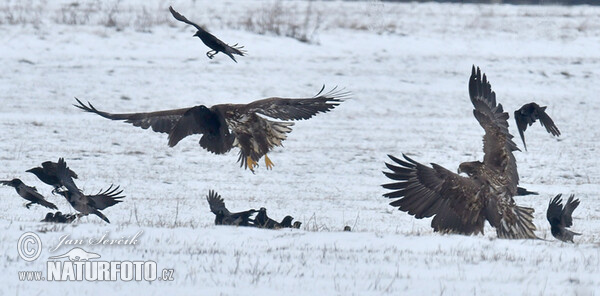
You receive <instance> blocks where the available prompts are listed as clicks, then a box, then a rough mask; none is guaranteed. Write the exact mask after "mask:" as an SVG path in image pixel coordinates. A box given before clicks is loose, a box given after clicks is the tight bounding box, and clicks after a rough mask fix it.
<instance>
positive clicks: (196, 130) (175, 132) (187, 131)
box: [74, 86, 350, 172]
mask: <svg viewBox="0 0 600 296" xmlns="http://www.w3.org/2000/svg"><path fill="white" fill-rule="evenodd" d="M324 87H325V86H323V88H321V91H319V93H317V94H316V95H315V96H314V97H312V98H298V99H289V98H278V97H272V98H266V99H262V100H258V101H254V102H252V103H249V104H219V105H214V106H212V107H210V108H207V107H206V106H204V105H199V106H195V107H190V108H182V109H174V110H165V111H157V112H143V113H121V114H113V113H107V112H103V111H99V110H97V109H96V108H94V106H92V104H90V103H89V102H88V105H87V106H86V105H85V104H83V103H82V102H81V101H80V100H79V99H77V98H76V100H77V102H78V103H79V104H78V105H74V106H75V107H77V108H80V109H82V110H84V111H86V112H91V113H96V114H98V115H100V116H102V117H104V118H108V119H112V120H124V121H125V122H128V123H131V124H133V125H134V126H139V127H141V128H143V129H147V128H149V127H152V130H153V131H155V132H160V133H168V134H169V146H170V147H173V146H175V145H177V143H179V141H181V140H182V139H183V138H185V137H187V136H190V135H194V134H202V137H201V138H200V146H201V147H202V148H204V149H206V150H208V151H210V152H212V153H215V154H225V153H226V152H228V151H229V150H231V149H232V148H234V147H238V148H239V149H240V153H239V158H238V161H239V162H240V166H241V167H244V168H249V169H250V170H251V171H252V172H254V168H255V167H256V166H258V161H259V160H260V158H261V157H263V156H265V165H266V167H267V169H271V168H272V167H273V163H272V162H271V160H270V159H269V158H268V157H267V153H268V152H269V151H271V150H272V149H273V148H274V147H276V146H282V142H283V140H285V139H286V138H287V134H288V133H289V132H291V131H292V128H291V126H292V125H294V123H293V122H289V121H290V120H301V119H309V118H311V117H313V116H314V115H316V114H318V113H325V112H327V111H330V110H332V109H333V108H335V107H336V106H337V105H339V104H340V102H342V101H343V100H344V99H345V98H347V97H348V96H349V95H350V93H349V92H345V91H338V90H336V88H333V89H332V90H331V91H330V92H328V93H324V94H323V90H324ZM259 114H260V115H264V116H268V117H269V118H277V119H281V120H288V121H273V120H270V119H267V118H265V117H264V116H260V115H259ZM324 128H328V127H324Z"/></svg>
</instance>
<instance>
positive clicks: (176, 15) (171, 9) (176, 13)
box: [169, 6, 206, 32]
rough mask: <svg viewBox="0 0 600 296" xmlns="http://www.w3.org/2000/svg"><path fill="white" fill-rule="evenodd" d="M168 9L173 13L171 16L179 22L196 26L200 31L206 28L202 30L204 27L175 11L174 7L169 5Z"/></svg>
mask: <svg viewBox="0 0 600 296" xmlns="http://www.w3.org/2000/svg"><path fill="white" fill-rule="evenodd" d="M169 11H170V12H171V14H172V15H173V17H174V18H175V19H176V20H178V21H180V22H184V23H186V24H188V25H192V26H194V27H196V29H197V30H198V31H201V32H206V30H204V28H202V27H201V26H199V25H198V24H196V23H194V22H191V21H190V20H188V19H187V18H186V17H185V16H183V15H182V14H180V13H179V12H177V11H175V9H173V7H171V6H169Z"/></svg>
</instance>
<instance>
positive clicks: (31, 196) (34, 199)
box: [0, 179, 58, 210]
mask: <svg viewBox="0 0 600 296" xmlns="http://www.w3.org/2000/svg"><path fill="white" fill-rule="evenodd" d="M0 184H1V185H7V186H12V187H14V188H15V190H16V191H17V193H18V194H19V195H20V196H21V197H22V198H24V199H26V200H28V201H29V203H27V204H25V207H27V208H28V209H29V207H31V205H32V204H39V205H42V206H44V207H47V208H49V209H55V210H57V209H58V208H57V207H56V206H55V205H54V204H53V203H51V202H49V201H47V200H46V198H44V196H43V195H41V194H39V193H38V191H37V189H35V187H31V186H27V185H25V183H23V181H21V180H20V179H12V180H10V181H0Z"/></svg>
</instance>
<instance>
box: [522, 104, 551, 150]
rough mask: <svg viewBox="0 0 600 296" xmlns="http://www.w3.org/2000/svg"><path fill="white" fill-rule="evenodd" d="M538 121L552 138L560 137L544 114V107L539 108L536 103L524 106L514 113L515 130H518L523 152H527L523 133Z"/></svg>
mask: <svg viewBox="0 0 600 296" xmlns="http://www.w3.org/2000/svg"><path fill="white" fill-rule="evenodd" d="M538 119H539V120H540V123H541V124H542V126H543V127H545V128H546V131H547V132H548V133H550V134H552V135H553V136H557V137H558V136H560V131H559V130H558V128H557V127H556V125H555V124H554V121H552V118H550V116H548V114H546V106H544V107H540V106H539V105H538V104H536V103H529V104H525V105H523V106H522V107H521V108H520V109H519V110H517V111H515V122H516V123H517V129H518V130H519V135H521V141H523V147H525V150H527V144H525V135H524V134H523V132H525V130H527V127H528V126H531V125H532V124H533V123H534V122H536V121H537V120H538Z"/></svg>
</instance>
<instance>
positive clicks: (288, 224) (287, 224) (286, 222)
mask: <svg viewBox="0 0 600 296" xmlns="http://www.w3.org/2000/svg"><path fill="white" fill-rule="evenodd" d="M292 220H294V217H292V216H285V217H283V220H281V222H279V225H280V226H281V228H292Z"/></svg>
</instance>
